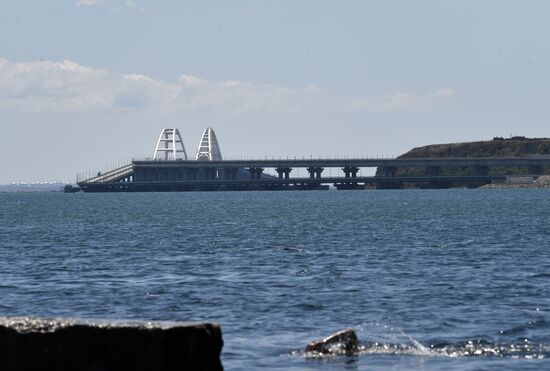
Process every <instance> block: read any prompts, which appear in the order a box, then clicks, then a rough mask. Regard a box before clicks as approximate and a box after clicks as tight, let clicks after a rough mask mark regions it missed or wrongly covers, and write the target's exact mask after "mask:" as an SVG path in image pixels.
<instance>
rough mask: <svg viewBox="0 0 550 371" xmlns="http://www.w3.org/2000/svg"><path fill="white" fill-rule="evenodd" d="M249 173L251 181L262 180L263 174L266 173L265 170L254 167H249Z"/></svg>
mask: <svg viewBox="0 0 550 371" xmlns="http://www.w3.org/2000/svg"><path fill="white" fill-rule="evenodd" d="M248 171H249V172H250V178H251V179H261V178H262V173H263V172H264V168H263V167H259V166H253V167H249V168H248Z"/></svg>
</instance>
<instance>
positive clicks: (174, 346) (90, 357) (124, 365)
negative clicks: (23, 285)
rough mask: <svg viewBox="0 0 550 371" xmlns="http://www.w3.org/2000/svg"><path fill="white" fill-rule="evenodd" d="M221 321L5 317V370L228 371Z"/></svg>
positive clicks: (0, 364)
mask: <svg viewBox="0 0 550 371" xmlns="http://www.w3.org/2000/svg"><path fill="white" fill-rule="evenodd" d="M222 346H223V340H222V334H221V329H220V327H219V325H214V324H208V323H185V322H143V321H101V320H84V319H72V318H28V317H0V370H3V371H11V370H14V371H15V370H31V371H32V370H56V371H79V370H87V371H88V370H89V371H111V370H112V371H123V370H132V371H141V370H223V367H222V364H221V361H220V353H221V349H222Z"/></svg>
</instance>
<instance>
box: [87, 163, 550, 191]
mask: <svg viewBox="0 0 550 371" xmlns="http://www.w3.org/2000/svg"><path fill="white" fill-rule="evenodd" d="M546 166H550V157H533V158H528V157H525V158H517V157H514V158H492V157H491V158H410V159H398V158H395V159H372V158H354V159H260V160H218V161H199V160H181V159H176V160H133V161H132V162H131V163H129V164H127V165H125V166H121V167H119V168H117V169H115V170H112V171H109V172H105V173H98V174H96V175H95V176H91V177H88V178H83V179H80V181H79V182H78V185H79V187H80V188H81V189H82V190H83V191H85V192H121V191H124V192H146V191H202V190H220V191H221V190H301V189H326V188H328V186H329V185H333V186H335V187H336V188H337V189H364V188H369V187H374V188H403V187H405V186H407V185H411V186H414V187H419V188H449V187H453V186H464V187H479V186H481V185H484V184H489V183H492V182H504V181H505V180H506V175H491V174H489V169H490V168H492V167H526V168H528V169H530V170H531V173H532V174H533V175H535V174H537V173H540V174H542V172H543V170H544V167H546ZM368 167H376V168H380V169H383V172H382V175H379V176H370V177H365V176H360V175H359V169H360V168H368ZM443 167H454V168H460V167H470V168H474V169H476V174H474V175H469V176H441V175H439V172H440V171H439V170H438V169H441V168H443ZM407 168H426V169H428V171H426V174H429V175H425V176H396V175H395V173H396V171H397V170H399V169H407ZM266 169H273V170H274V171H275V173H276V174H277V175H276V176H272V175H266V174H265V170H266ZM296 169H304V170H305V174H307V175H306V177H293V176H291V173H292V172H293V171H295V170H296ZM327 169H337V170H338V172H340V171H341V173H342V174H343V176H331V175H328V176H327V171H326V170H327ZM331 173H332V172H331Z"/></svg>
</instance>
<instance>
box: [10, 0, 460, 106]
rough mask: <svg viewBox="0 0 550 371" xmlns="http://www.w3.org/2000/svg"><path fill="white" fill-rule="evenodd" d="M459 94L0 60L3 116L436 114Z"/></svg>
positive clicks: (440, 90) (451, 91) (70, 63)
mask: <svg viewBox="0 0 550 371" xmlns="http://www.w3.org/2000/svg"><path fill="white" fill-rule="evenodd" d="M87 1H93V0H87ZM454 94H455V92H454V90H453V89H451V88H442V89H437V90H434V91H429V92H426V93H422V94H411V93H403V92H397V93H392V94H385V95H381V96H378V97H372V98H342V97H334V96H331V95H330V93H329V92H327V91H326V90H323V89H321V88H318V87H316V86H310V87H305V88H299V89H296V88H290V87H285V86H276V85H270V84H263V83H254V82H246V81H236V80H223V81H208V80H206V79H203V78H200V77H197V76H193V75H181V76H180V77H179V78H178V79H177V80H176V81H172V82H166V81H161V80H158V79H154V78H152V77H150V76H145V75H142V74H116V73H112V72H109V71H107V70H104V69H100V68H92V67H88V66H83V65H80V64H78V63H75V62H72V61H68V60H66V61H63V62H52V61H35V62H17V63H13V62H10V61H8V60H6V59H3V58H0V109H2V108H4V109H5V108H10V109H18V110H25V111H35V112H82V111H90V110H108V109H133V110H136V109H140V110H157V111H164V112H168V111H169V112H222V113H229V114H242V113H248V112H259V111H266V112H299V111H305V110H317V111H367V112H394V111H426V110H432V109H437V108H439V107H440V106H442V104H443V103H444V102H445V101H447V100H449V99H450V98H452V96H453V95H454Z"/></svg>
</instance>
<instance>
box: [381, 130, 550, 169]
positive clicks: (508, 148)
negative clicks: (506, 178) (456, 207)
mask: <svg viewBox="0 0 550 371" xmlns="http://www.w3.org/2000/svg"><path fill="white" fill-rule="evenodd" d="M536 155H550V138H526V137H511V138H506V139H505V138H502V137H495V138H493V140H488V141H480V142H468V143H448V144H431V145H427V146H422V147H416V148H413V149H412V150H410V151H409V152H407V153H405V154H403V155H401V156H399V158H415V157H416V158H419V157H422V158H430V157H431V158H440V157H527V156H536ZM384 171H385V169H384V168H379V169H378V170H377V175H382V174H384ZM429 171H430V169H425V168H407V169H399V170H398V171H397V172H396V173H395V175H397V176H399V175H413V176H414V175H416V176H420V175H428V172H429ZM431 171H433V169H431ZM479 171H480V169H474V168H454V167H453V168H450V167H443V168H441V169H439V172H438V174H439V175H474V174H479ZM486 171H487V174H495V175H497V174H507V175H522V174H543V173H544V174H550V168H548V167H545V168H537V169H529V168H526V167H513V168H511V167H491V168H489V169H486Z"/></svg>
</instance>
